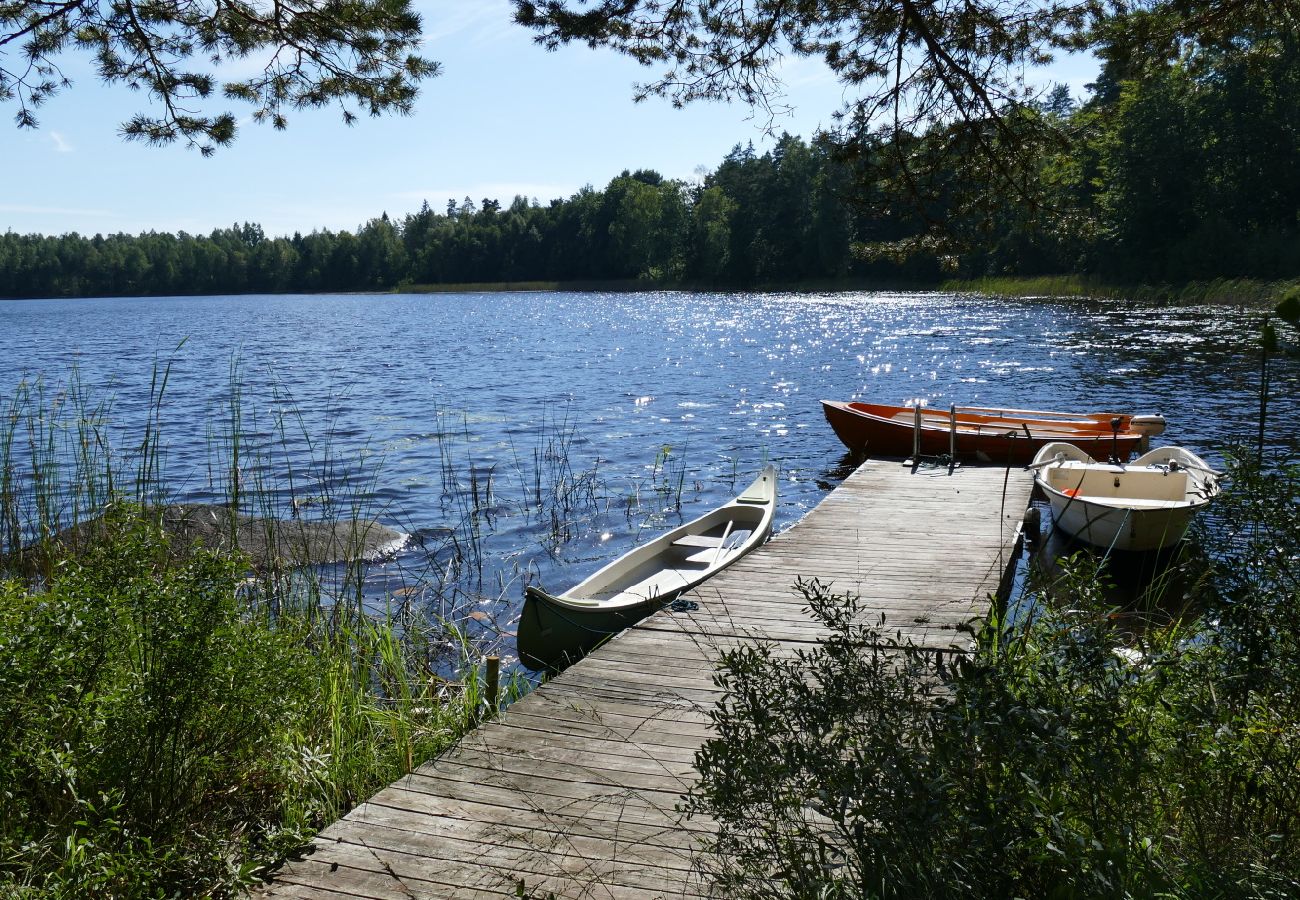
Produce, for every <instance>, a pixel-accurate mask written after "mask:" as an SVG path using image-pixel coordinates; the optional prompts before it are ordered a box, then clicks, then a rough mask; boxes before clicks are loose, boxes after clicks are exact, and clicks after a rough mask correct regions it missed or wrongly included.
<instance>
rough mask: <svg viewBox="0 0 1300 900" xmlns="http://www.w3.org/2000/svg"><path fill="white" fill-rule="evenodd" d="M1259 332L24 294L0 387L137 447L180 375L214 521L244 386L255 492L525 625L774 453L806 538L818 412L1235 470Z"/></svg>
mask: <svg viewBox="0 0 1300 900" xmlns="http://www.w3.org/2000/svg"><path fill="white" fill-rule="evenodd" d="M1258 315H1259V314H1258V313H1247V312H1244V311H1238V310H1233V309H1229V308H1220V307H1213V308H1208V307H1194V308H1177V309H1158V308H1143V307H1137V308H1132V307H1128V306H1125V305H1123V304H1120V303H1113V302H1107V303H1088V302H1082V301H1045V300H1004V299H990V298H982V297H971V296H954V295H944V294H879V293H860V294H821V295H819V294H696V293H673V292H668V293H650V294H592V293H581V294H578V293H573V294H570V293H534V294H472V295H454V294H450V295H448V294H442V295H409V296H403V295H396V296H393V295H384V296H353V295H346V296H305V297H300V296H273V297H204V298H156V299H111V300H77V301H9V302H3V303H0V386H3V388H4V389H6V390H8V389H11V388H13V387H15V386H16V385H18V383H19V382H20V381H22V380H24V379H27V380H31V379H34V378H36V377H38V376H39V377H41V378H43V380H44V383H45V386H46V391H47V393H48V394H49V395H51V396H54V395H57V393H58V390H59V389H60V388H61V386H63V385H65V384H67V382H68V380H69V377H70V372H71V371H72V368H73V367H74V366H75V367H76V369H77V370H78V372H79V374H80V378H81V380H82V382H83V383H84V384H85V385H87V386H88V387H89V389H90V391H91V393H92V394H93V395H94V396H95V397H97V398H101V399H102V398H108V397H112V398H113V410H112V417H113V420H114V421H115V423H116V424H117V427H118V432H119V434H121V435H131V433H132V430H133V428H134V427H135V426H136V424H137V423H138V422H139V421H141V417H142V416H143V414H144V410H145V409H146V407H147V404H148V395H149V384H150V378H151V376H152V374H153V370H154V364H155V361H163V362H166V361H167V360H171V374H170V379H169V383H168V386H167V394H166V399H165V402H164V404H163V411H164V417H163V419H164V421H163V427H164V431H163V433H164V440H165V443H166V446H167V472H168V476H169V478H170V480H171V484H172V485H173V487H174V489H175V491H176V493H177V495H178V498H179V499H193V500H210V499H214V498H215V497H216V496H218V495H220V490H219V488H218V486H217V485H216V484H215V483H214V478H215V476H214V475H213V472H212V470H213V465H212V462H213V459H214V449H213V448H214V446H216V444H218V443H219V441H218V440H217V435H218V434H219V433H220V432H221V431H222V430H223V429H224V428H226V427H227V422H228V419H229V412H228V410H229V407H230V394H231V370H232V366H234V367H235V368H236V369H237V370H238V380H239V382H240V384H242V388H241V397H240V403H239V407H240V409H241V416H242V427H243V429H244V430H245V431H246V432H247V433H248V435H249V448H248V449H249V452H250V453H251V454H252V455H250V456H249V457H248V459H249V462H248V463H247V465H248V466H249V467H250V468H255V469H256V472H255V473H252V474H253V475H255V476H256V480H257V481H259V482H260V483H261V484H262V485H263V486H264V487H266V488H267V489H269V490H271V491H272V493H273V494H274V495H275V496H277V497H278V498H280V499H281V500H284V501H285V502H286V503H287V502H288V501H290V500H297V501H299V502H300V503H302V504H305V505H304V506H303V508H304V509H310V508H311V504H312V503H313V502H314V501H315V500H316V498H319V497H321V496H333V495H338V494H340V493H342V492H351V494H352V495H356V494H358V493H359V494H360V495H362V496H363V497H364V498H365V499H366V500H367V502H368V503H369V504H370V509H371V510H372V511H373V512H374V513H375V514H376V515H377V517H378V518H380V519H382V520H384V521H387V522H389V523H391V524H393V525H394V526H395V527H397V528H399V529H401V530H403V531H406V532H409V533H411V534H413V535H415V537H416V541H415V542H414V543H413V544H412V545H411V546H410V548H409V549H408V550H407V551H405V552H404V553H403V554H401V555H400V556H399V557H398V559H397V560H394V561H392V562H391V563H389V564H387V565H386V566H385V567H381V569H382V570H383V571H379V572H377V573H376V576H375V577H376V578H379V579H382V578H384V577H389V576H391V575H392V573H393V572H409V571H417V570H419V571H426V570H428V566H429V564H432V565H433V567H434V568H435V569H437V571H439V572H441V573H442V578H443V579H444V581H448V580H450V581H452V582H455V586H456V587H457V588H458V589H460V590H462V591H463V592H465V593H466V594H467V595H472V596H474V597H475V598H476V600H475V602H477V603H479V604H480V605H481V606H482V607H483V608H484V610H486V612H487V613H488V614H489V616H490V617H491V618H494V619H495V620H496V621H497V622H498V623H501V624H502V625H503V627H505V628H506V629H508V628H509V627H511V626H510V625H509V621H510V619H511V617H512V616H513V615H515V614H516V613H517V608H518V605H519V603H520V600H521V597H522V583H523V581H524V580H525V579H528V578H540V579H541V580H542V581H543V582H544V583H546V584H548V585H550V586H552V587H555V588H562V587H564V586H565V585H567V584H570V583H573V582H575V581H577V580H579V579H580V578H582V577H585V575H587V574H588V573H590V572H591V571H593V570H594V569H595V568H596V567H598V566H599V565H600V564H602V563H603V561H605V560H607V559H609V558H611V557H612V556H614V555H617V554H619V553H621V552H623V551H625V550H626V549H627V548H628V547H629V546H631V545H632V543H634V542H635V541H636V540H637V539H638V535H642V536H643V535H644V534H646V533H652V532H653V531H654V530H657V529H660V528H663V527H667V526H668V525H671V524H674V523H675V522H677V521H679V520H681V519H683V518H691V517H693V516H694V515H697V514H699V513H702V512H703V511H705V510H706V509H708V508H710V507H712V506H714V505H717V504H718V503H719V502H721V501H722V500H724V499H725V498H727V497H729V496H731V495H732V494H733V493H734V492H735V491H736V490H737V489H738V488H739V487H741V486H743V483H746V482H747V481H748V479H749V478H750V477H752V475H753V473H755V472H757V470H758V469H759V468H760V466H761V465H762V463H763V462H765V461H767V460H770V461H772V462H775V463H776V464H777V465H778V466H779V467H780V469H781V482H780V490H781V497H780V508H779V512H778V519H777V527H778V529H783V528H787V527H789V526H790V525H791V524H793V523H794V522H795V521H796V520H797V519H798V518H799V517H800V516H802V515H803V514H804V513H806V512H807V511H808V510H809V509H811V508H812V507H813V506H815V505H816V504H817V502H818V501H819V499H820V498H821V497H822V496H823V495H824V493H825V492H826V491H827V490H828V489H829V488H830V487H832V486H833V485H834V484H835V483H837V482H838V481H839V480H840V479H841V478H843V477H844V475H845V474H846V472H847V468H846V466H845V465H844V463H845V459H844V448H843V447H842V446H841V445H840V444H839V442H838V441H837V440H836V438H835V436H834V434H832V432H831V430H830V428H829V427H828V426H826V424H825V421H824V420H823V418H822V413H821V410H820V407H819V404H818V402H817V401H818V400H819V399H821V398H833V399H866V400H876V401H880V402H884V403H895V404H901V403H904V402H910V401H915V400H922V401H925V402H928V403H930V404H934V405H941V406H947V405H948V404H949V403H954V402H955V403H958V404H968V405H983V406H1012V407H1028V408H1037V409H1062V410H1077V411H1085V410H1119V411H1126V412H1134V413H1150V412H1160V413H1163V414H1164V415H1165V416H1167V417H1168V418H1169V421H1170V427H1169V431H1168V432H1167V434H1166V436H1165V437H1166V439H1167V440H1168V441H1169V442H1170V443H1178V444H1183V445H1185V446H1188V447H1191V448H1193V449H1194V450H1196V451H1197V452H1201V453H1203V454H1204V455H1208V456H1209V457H1210V458H1211V459H1218V458H1219V456H1218V454H1219V452H1220V450H1221V448H1222V447H1224V446H1226V445H1228V444H1232V443H1235V442H1241V441H1249V440H1253V438H1254V435H1255V428H1256V426H1255V424H1254V422H1255V419H1254V413H1255V411H1256V409H1257V407H1258V395H1257V388H1258V378H1259V373H1258V369H1259V358H1258V353H1257V351H1256V349H1255V348H1254V346H1253V342H1254V339H1255V336H1256V334H1257V333H1258ZM178 348H179V349H178ZM1274 373H1275V374H1274V378H1275V385H1276V387H1277V389H1278V390H1277V393H1278V394H1279V395H1280V396H1279V397H1278V398H1276V399H1275V400H1274V402H1273V405H1272V412H1271V416H1270V420H1271V422H1273V423H1274V425H1273V426H1272V429H1271V432H1270V437H1269V439H1270V443H1272V444H1274V445H1278V446H1283V445H1289V446H1290V447H1291V448H1292V449H1294V446H1295V443H1296V441H1297V431H1298V429H1296V428H1295V426H1294V425H1293V424H1289V423H1294V422H1295V421H1297V413H1300V401H1298V400H1297V395H1298V393H1300V392H1297V391H1296V390H1295V387H1296V381H1297V367H1296V365H1295V363H1294V362H1277V363H1275V370H1274ZM274 447H279V448H280V451H279V455H278V456H277V455H275V453H273V452H272V450H271V449H270V448H274ZM286 448H287V449H286ZM259 450H260V451H261V453H262V455H263V462H262V463H260V464H259V463H257V462H256V459H257V455H258V452H259ZM291 475H292V478H291V477H290V476H291ZM218 480H219V479H218ZM679 504H680V508H679ZM466 548H469V550H468V551H467V550H466ZM453 556H454V557H456V565H454V566H453V565H450V564H449V563H448V560H449V559H450V558H452V557H453ZM467 559H470V560H472V563H473V564H472V565H468V566H467V565H466V564H465V561H466V560H467ZM422 566H423V568H421V567H422ZM385 571H387V572H388V573H389V575H388V576H385V574H384V573H385ZM485 618H486V617H485Z"/></svg>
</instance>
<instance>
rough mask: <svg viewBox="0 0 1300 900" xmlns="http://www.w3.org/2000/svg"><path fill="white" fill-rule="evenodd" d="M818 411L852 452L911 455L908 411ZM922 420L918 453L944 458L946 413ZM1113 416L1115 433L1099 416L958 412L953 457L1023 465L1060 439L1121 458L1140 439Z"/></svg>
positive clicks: (829, 407)
mask: <svg viewBox="0 0 1300 900" xmlns="http://www.w3.org/2000/svg"><path fill="white" fill-rule="evenodd" d="M822 411H823V412H824V413H825V415H826V421H827V422H829V423H830V426H831V428H832V429H833V430H834V431H835V435H836V436H837V437H838V438H839V439H840V441H841V442H842V443H843V444H844V446H846V447H848V448H849V449H850V450H852V451H853V452H855V453H869V454H871V456H873V457H909V456H911V455H912V447H913V440H914V435H915V425H914V418H913V416H914V412H913V409H912V408H911V407H900V406H883V405H879V404H870V403H844V402H840V401H834V400H823V401H822ZM922 416H923V418H922V422H921V455H922V456H943V455H946V454H947V453H948V451H949V447H950V443H951V436H950V433H949V432H950V426H949V421H948V418H949V417H948V413H947V412H946V411H943V410H937V409H924V410H923V413H922ZM1119 418H1120V419H1121V422H1122V425H1121V430H1120V431H1119V433H1118V434H1116V433H1115V432H1114V431H1112V430H1111V428H1110V425H1109V422H1108V421H1107V420H1105V419H1103V418H1101V417H1099V418H1097V419H1095V420H1082V421H1079V422H1068V421H1058V422H1052V421H1046V420H1040V419H1033V418H1022V417H1016V416H1012V415H1001V416H988V415H969V414H966V413H962V412H958V414H957V437H956V448H957V456H958V457H960V458H964V459H975V460H977V461H979V462H989V463H997V464H1010V465H1025V464H1026V463H1028V462H1029V461H1030V460H1032V459H1033V458H1034V455H1035V454H1036V453H1037V452H1038V451H1039V450H1040V449H1042V447H1043V446H1045V445H1046V444H1048V443H1051V442H1053V441H1064V442H1066V443H1069V444H1072V445H1074V446H1076V447H1079V448H1080V449H1081V450H1083V451H1084V452H1086V453H1087V454H1088V455H1089V456H1091V457H1093V458H1094V459H1109V458H1111V456H1112V455H1115V456H1118V458H1120V459H1127V458H1128V457H1129V456H1131V455H1132V454H1133V451H1134V450H1136V449H1137V446H1138V444H1139V443H1140V442H1141V440H1142V435H1140V434H1135V433H1133V432H1130V431H1128V430H1127V426H1128V422H1129V420H1130V417H1128V416H1121V417H1119ZM1080 419H1083V417H1080Z"/></svg>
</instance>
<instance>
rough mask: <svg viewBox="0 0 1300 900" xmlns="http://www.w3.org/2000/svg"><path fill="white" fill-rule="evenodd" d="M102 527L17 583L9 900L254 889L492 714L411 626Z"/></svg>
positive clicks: (7, 710) (126, 529) (8, 780)
mask: <svg viewBox="0 0 1300 900" xmlns="http://www.w3.org/2000/svg"><path fill="white" fill-rule="evenodd" d="M101 524H102V526H103V527H102V528H101V529H99V530H98V531H97V538H96V540H95V541H94V542H92V543H90V544H89V545H88V546H87V547H86V549H85V551H84V553H82V554H81V555H78V556H73V557H68V558H64V559H63V560H62V561H61V562H59V563H58V564H57V565H54V566H53V568H52V570H51V571H52V575H51V577H50V579H49V580H48V581H47V582H46V583H44V584H43V585H32V584H25V583H20V582H18V581H10V582H0V660H2V661H3V665H0V896H8V895H10V894H18V895H28V894H30V895H32V896H66V897H82V896H111V897H156V896H194V895H199V894H202V895H213V896H223V895H231V894H234V893H237V892H238V891H239V890H240V889H241V888H242V887H243V886H245V885H247V884H248V883H249V882H250V881H252V880H253V879H255V878H256V877H257V876H259V875H260V874H261V873H263V872H264V871H265V869H266V868H267V867H268V866H269V865H272V864H274V863H275V862H276V861H277V860H278V859H280V858H282V857H283V856H284V855H285V854H286V853H287V852H289V851H290V850H292V849H294V848H296V847H299V846H301V845H302V844H303V843H305V842H306V840H307V839H308V838H309V836H310V835H311V834H312V833H313V832H314V831H315V830H316V829H318V828H320V827H322V826H323V825H325V824H327V823H328V822H330V821H332V820H333V819H335V818H337V817H338V816H340V815H342V814H343V813H345V812H347V810H348V809H350V808H351V807H352V806H353V805H354V804H355V803H357V802H359V801H360V800H362V799H364V798H365V797H367V796H369V795H370V794H371V793H373V792H374V791H376V790H378V789H379V788H380V787H382V786H383V785H385V784H388V783H389V782H391V781H393V780H394V779H396V778H398V777H399V776H401V775H403V774H405V773H406V772H408V771H410V769H411V768H412V766H413V765H415V764H418V763H420V762H422V761H423V760H425V759H428V758H430V757H432V756H434V755H436V754H437V753H438V752H439V751H441V750H442V749H443V748H444V747H446V746H447V744H449V743H450V742H451V741H452V740H454V739H455V738H456V737H457V736H459V735H460V734H461V733H463V732H464V730H465V729H466V728H467V727H469V726H470V724H471V723H472V722H473V720H474V718H473V717H474V713H475V711H476V710H477V708H478V705H479V701H480V697H479V695H478V692H477V690H476V688H477V685H478V682H477V678H476V675H477V673H476V672H475V671H471V672H470V673H469V674H468V675H467V678H469V679H471V680H472V682H471V687H469V688H466V689H462V690H460V691H459V692H455V691H453V692H452V693H448V692H447V690H446V687H447V686H446V685H444V686H443V690H441V691H440V692H438V693H435V692H433V691H432V689H431V688H430V686H429V682H428V681H422V674H423V672H424V670H423V669H422V668H421V667H420V665H419V664H418V662H417V661H416V660H414V659H413V656H412V654H413V652H414V649H415V648H414V647H413V646H411V642H410V641H407V640H405V639H404V637H403V636H402V634H400V633H399V631H398V628H397V626H396V624H395V623H394V622H392V621H389V620H386V619H374V618H371V617H368V616H365V615H363V614H360V613H358V612H356V611H355V610H354V609H352V608H350V607H348V606H346V605H342V604H340V605H335V606H334V607H333V608H332V609H330V610H328V611H327V614H324V613H325V611H323V610H322V608H321V607H320V605H319V603H318V602H304V603H302V604H301V605H299V606H295V607H293V608H290V607H289V604H288V602H287V600H288V598H291V597H298V598H299V599H301V594H302V591H303V590H304V588H303V587H302V586H298V587H294V586H292V585H286V586H283V587H284V596H282V597H280V598H279V599H280V600H281V601H285V602H280V603H277V604H276V610H277V611H276V613H275V614H274V615H272V614H271V613H270V611H269V609H268V606H267V604H264V603H261V602H257V599H258V598H257V590H258V589H257V588H255V587H254V585H252V584H251V583H250V582H249V581H248V580H246V572H247V569H246V566H245V564H244V563H243V561H242V560H240V559H239V558H231V557H226V556H220V555H216V554H213V553H209V552H206V551H204V550H202V549H197V550H193V551H187V552H184V553H179V554H178V553H175V552H173V551H172V548H170V547H169V546H168V541H167V538H166V536H165V535H164V533H163V532H162V531H161V530H160V529H159V527H158V524H157V520H156V518H155V517H153V516H150V515H149V514H147V513H144V512H141V511H140V509H139V508H138V507H131V506H126V505H122V506H118V507H116V508H115V509H114V511H113V512H112V513H111V514H110V515H109V516H108V517H107V518H106V519H105V520H104V521H103V522H102V523H101ZM308 582H309V580H308V581H307V582H304V584H306V583H308ZM453 686H454V685H453Z"/></svg>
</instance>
